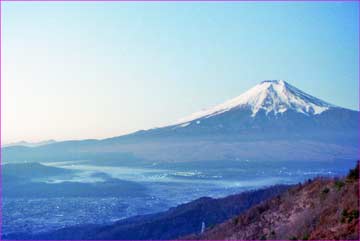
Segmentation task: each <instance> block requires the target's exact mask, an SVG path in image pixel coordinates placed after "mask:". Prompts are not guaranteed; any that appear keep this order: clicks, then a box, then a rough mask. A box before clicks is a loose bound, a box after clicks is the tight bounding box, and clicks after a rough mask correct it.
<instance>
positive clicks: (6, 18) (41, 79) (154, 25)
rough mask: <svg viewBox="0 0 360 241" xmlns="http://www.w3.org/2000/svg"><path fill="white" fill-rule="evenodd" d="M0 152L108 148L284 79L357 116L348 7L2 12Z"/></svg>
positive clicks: (91, 7)
mask: <svg viewBox="0 0 360 241" xmlns="http://www.w3.org/2000/svg"><path fill="white" fill-rule="evenodd" d="M2 13H3V16H2V24H3V25H2V64H3V65H2V83H1V84H2V86H1V87H2V93H1V94H2V95H1V98H2V113H1V114H2V115H1V118H2V120H1V121H2V141H3V143H8V142H14V141H19V140H27V141H39V140H44V139H57V140H64V139H85V138H103V137H111V136H116V135H120V134H124V133H128V132H131V131H135V130H138V129H146V128H151V127H155V126H161V125H164V124H167V123H171V122H174V121H176V120H178V119H180V118H181V117H183V116H186V115H188V114H190V113H192V112H194V111H198V110H201V109H203V108H206V107H210V106H212V105H214V104H218V103H221V102H223V101H225V100H227V99H229V98H232V97H235V96H237V95H239V94H241V93H242V92H244V91H245V90H247V89H248V88H250V87H252V86H253V85H255V84H257V83H258V82H260V81H261V80H264V79H284V80H287V81H288V82H289V83H291V84H292V85H295V86H296V87H298V88H300V89H302V90H304V91H305V92H308V93H310V94H313V95H315V96H317V97H319V98H321V99H323V100H325V101H328V102H330V103H333V104H336V105H340V106H343V107H347V108H351V109H358V90H359V88H358V72H359V71H358V65H359V59H358V51H359V49H358V41H359V35H358V28H359V26H358V15H359V12H358V5H357V3H355V2H353V3H335V2H333V3H330V2H328V3H324V2H318V3H311V2H310V3H279V2H277V3H236V2H224V3H219V2H218V3H209V2H208V3H205V2H202V3H184V2H183V3H174V2H168V3H160V2H150V3H141V2H134V3H124V2H104V3H94V2H78V3H59V2H52V3H39V2H31V3H21V2H16V3H11V2H3V3H2Z"/></svg>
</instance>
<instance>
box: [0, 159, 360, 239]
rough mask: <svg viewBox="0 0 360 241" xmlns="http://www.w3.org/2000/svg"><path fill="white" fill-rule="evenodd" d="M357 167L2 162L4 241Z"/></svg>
mask: <svg viewBox="0 0 360 241" xmlns="http://www.w3.org/2000/svg"><path fill="white" fill-rule="evenodd" d="M354 165H355V161H344V162H338V161H328V162H324V161H315V160H314V161H311V162H304V161H286V162H285V161H273V160H269V161H267V162H264V161H256V160H218V161H214V160H212V161H198V162H148V161H141V160H136V161H134V160H131V161H129V160H114V159H108V160H102V161H97V160H75V161H59V162H19V163H3V165H2V171H3V235H4V236H5V237H6V235H9V234H11V235H13V234H16V233H41V232H48V231H52V230H57V229H60V228H64V227H70V226H75V225H84V224H95V225H99V224H102V225H103V224H111V223H113V222H115V221H118V220H122V219H125V218H129V217H132V216H137V215H144V214H151V213H156V212H160V211H165V210H167V209H169V208H171V207H175V206H177V205H180V204H183V203H187V202H190V201H193V200H195V199H197V198H200V197H205V196H207V197H213V198H218V197H225V196H228V195H230V194H235V193H241V192H243V191H246V190H255V189H259V188H262V187H269V186H272V185H276V184H296V183H298V182H303V181H305V180H307V179H309V178H314V177H316V176H343V175H345V174H346V173H347V171H348V170H349V169H350V168H352V167H353V166H354Z"/></svg>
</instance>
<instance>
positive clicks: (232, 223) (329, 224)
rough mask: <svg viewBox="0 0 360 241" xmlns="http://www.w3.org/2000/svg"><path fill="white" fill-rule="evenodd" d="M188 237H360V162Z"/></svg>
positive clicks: (324, 238) (238, 238)
mask: <svg viewBox="0 0 360 241" xmlns="http://www.w3.org/2000/svg"><path fill="white" fill-rule="evenodd" d="M185 239H200V240H204V239H208V240H229V239H232V240H254V239H255V240H256V239H271V240H287V239H291V240H297V239H301V240H307V239H317V240H319V239H322V240H339V239H340V240H341V239H342V240H350V239H353V240H359V164H358V165H357V167H356V168H355V169H353V170H351V171H350V172H349V174H348V176H347V177H345V178H341V179H327V178H317V179H315V180H309V181H307V182H306V183H304V184H299V185H297V186H295V187H292V188H290V189H289V190H288V191H286V192H284V193H283V194H281V195H279V196H277V197H275V198H272V199H270V200H267V201H265V202H263V203H261V204H259V205H256V206H254V207H252V208H250V209H249V210H248V211H246V212H244V213H243V214H241V215H239V216H237V217H235V218H232V219H230V220H228V221H226V222H224V223H222V224H220V225H217V226H215V227H213V228H210V229H207V230H205V232H204V233H202V234H198V235H191V236H188V237H185Z"/></svg>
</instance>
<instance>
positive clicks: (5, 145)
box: [2, 140, 56, 147]
mask: <svg viewBox="0 0 360 241" xmlns="http://www.w3.org/2000/svg"><path fill="white" fill-rule="evenodd" d="M55 142H56V141H55V140H47V141H40V142H27V141H19V142H13V143H9V144H4V145H2V147H9V146H26V147H37V146H44V145H49V144H53V143H55Z"/></svg>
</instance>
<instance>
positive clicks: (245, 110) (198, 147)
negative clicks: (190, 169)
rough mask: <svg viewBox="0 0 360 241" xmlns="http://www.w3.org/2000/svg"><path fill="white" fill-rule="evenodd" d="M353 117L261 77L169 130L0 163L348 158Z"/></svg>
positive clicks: (15, 155)
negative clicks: (102, 158)
mask: <svg viewBox="0 0 360 241" xmlns="http://www.w3.org/2000/svg"><path fill="white" fill-rule="evenodd" d="M358 117H359V112H358V111H354V110H349V109H346V108H342V107H338V106H336V105H333V104H329V103H327V102H325V101H322V100H320V99H318V98H316V97H313V96H311V95H309V94H306V93H305V92H303V91H301V90H299V89H297V88H296V87H294V86H292V85H290V84H289V83H287V82H285V81H282V80H266V81H263V82H261V83H259V84H258V85H256V86H255V87H253V88H251V89H250V90H248V91H246V92H245V93H243V94H242V95H240V96H238V97H236V98H234V99H232V100H229V101H226V102H225V103H223V104H220V105H217V106H215V107H213V108H210V109H208V110H205V111H200V112H198V113H195V114H192V115H190V116H189V117H186V118H183V119H182V120H180V121H178V122H176V123H175V124H173V125H169V126H165V127H161V128H155V129H150V130H145V131H138V132H135V133H132V134H129V135H124V136H119V137H113V138H108V139H103V140H84V141H66V142H57V143H53V144H50V145H43V146H39V147H35V148H32V149H28V148H24V147H15V146H13V147H7V148H4V150H3V158H4V160H5V161H21V160H31V161H51V160H69V158H71V159H79V158H80V159H81V158H90V159H91V158H94V157H96V158H99V157H100V156H102V155H107V156H109V155H110V156H111V158H116V156H117V155H118V154H120V153H122V154H124V153H127V154H130V155H132V156H134V157H135V158H139V159H143V160H157V161H193V160H233V159H257V160H262V159H263V160H308V161H310V160H341V159H355V158H356V155H357V147H358V120H359V118H358ZM114 125H115V124H114Z"/></svg>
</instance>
